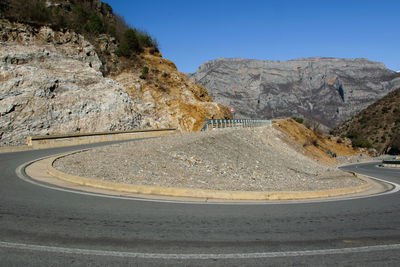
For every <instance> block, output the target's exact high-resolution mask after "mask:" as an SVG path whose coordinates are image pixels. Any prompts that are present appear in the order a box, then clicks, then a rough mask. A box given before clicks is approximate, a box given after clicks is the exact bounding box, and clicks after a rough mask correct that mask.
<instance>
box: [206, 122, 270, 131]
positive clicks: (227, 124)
mask: <svg viewBox="0 0 400 267" xmlns="http://www.w3.org/2000/svg"><path fill="white" fill-rule="evenodd" d="M205 121H206V124H205V125H204V126H203V128H202V129H201V131H202V132H203V131H210V130H215V129H224V128H253V127H262V126H267V125H268V126H271V125H272V122H271V121H270V120H208V119H205Z"/></svg>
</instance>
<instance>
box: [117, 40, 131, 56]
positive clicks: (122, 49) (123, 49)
mask: <svg viewBox="0 0 400 267" xmlns="http://www.w3.org/2000/svg"><path fill="white" fill-rule="evenodd" d="M131 54H132V52H131V50H130V49H129V45H128V43H122V44H120V45H119V46H118V49H117V55H118V56H120V57H127V58H128V57H130V56H131Z"/></svg>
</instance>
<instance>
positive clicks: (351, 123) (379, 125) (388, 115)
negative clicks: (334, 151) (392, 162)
mask: <svg viewBox="0 0 400 267" xmlns="http://www.w3.org/2000/svg"><path fill="white" fill-rule="evenodd" d="M334 134H336V135H345V136H348V137H350V138H352V139H353V143H354V142H356V145H360V146H368V143H367V142H366V141H368V142H369V143H370V144H372V145H373V146H374V147H375V148H376V149H377V151H378V152H379V153H384V152H388V153H391V154H400V88H399V89H397V90H395V91H393V92H391V93H389V94H388V95H387V96H385V97H383V98H382V99H380V100H378V101H377V102H375V103H374V104H372V105H370V106H369V107H368V108H366V109H364V110H363V111H361V112H360V113H359V114H357V115H356V116H354V117H353V118H352V119H350V120H348V121H346V122H345V123H344V124H343V125H341V126H339V127H337V128H336V129H335V130H334ZM363 142H364V143H363Z"/></svg>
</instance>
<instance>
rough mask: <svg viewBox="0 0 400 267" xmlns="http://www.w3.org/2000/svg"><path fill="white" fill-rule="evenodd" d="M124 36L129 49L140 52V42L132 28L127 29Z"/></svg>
mask: <svg viewBox="0 0 400 267" xmlns="http://www.w3.org/2000/svg"><path fill="white" fill-rule="evenodd" d="M124 37H125V41H126V43H127V44H128V46H129V49H131V50H133V51H135V52H140V51H141V50H142V48H141V46H140V43H139V38H138V36H137V34H136V31H135V30H134V29H127V30H126V31H125V32H124Z"/></svg>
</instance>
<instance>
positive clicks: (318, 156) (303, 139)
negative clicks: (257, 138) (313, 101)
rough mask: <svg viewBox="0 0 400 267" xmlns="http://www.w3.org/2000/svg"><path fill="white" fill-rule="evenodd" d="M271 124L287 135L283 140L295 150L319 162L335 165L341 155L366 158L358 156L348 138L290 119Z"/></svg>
mask: <svg viewBox="0 0 400 267" xmlns="http://www.w3.org/2000/svg"><path fill="white" fill-rule="evenodd" d="M273 125H274V126H273V127H274V128H275V129H277V130H279V131H282V132H284V133H285V134H286V135H287V136H286V137H283V138H282V140H283V141H284V142H286V143H288V144H290V145H291V146H292V147H293V148H294V149H295V150H296V151H297V152H299V153H302V154H304V155H305V156H307V157H310V158H312V159H314V160H316V161H318V162H320V163H323V164H328V165H335V164H337V163H338V160H337V157H342V156H348V157H349V158H352V157H356V156H357V158H358V157H359V158H360V159H365V158H367V155H361V156H360V154H361V153H360V151H359V150H358V149H354V148H353V147H352V146H351V141H350V140H343V139H341V138H336V137H332V136H327V135H324V134H319V133H315V132H314V131H312V130H310V129H309V128H307V127H306V126H305V125H303V124H301V123H297V122H296V121H294V120H292V119H283V120H279V121H276V123H274V124H273ZM328 151H330V152H331V154H329V153H328ZM333 153H335V154H336V156H337V157H336V158H334V157H333V156H332V155H333Z"/></svg>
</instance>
